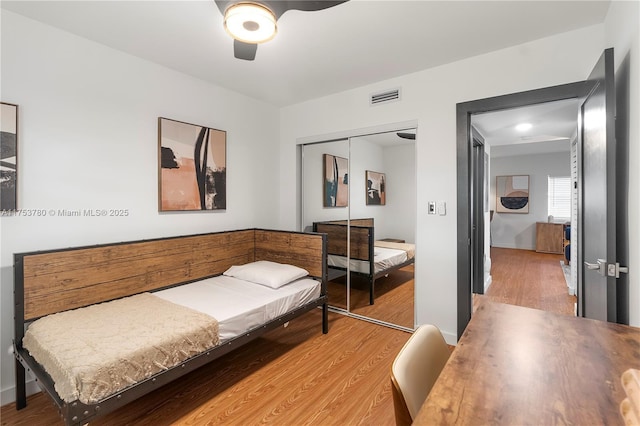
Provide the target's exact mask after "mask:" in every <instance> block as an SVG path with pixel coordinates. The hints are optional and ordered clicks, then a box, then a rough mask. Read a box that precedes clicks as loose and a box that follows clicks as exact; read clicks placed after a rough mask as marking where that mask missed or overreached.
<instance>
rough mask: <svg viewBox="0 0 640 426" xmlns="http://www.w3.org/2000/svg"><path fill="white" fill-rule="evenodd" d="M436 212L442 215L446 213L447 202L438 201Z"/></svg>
mask: <svg viewBox="0 0 640 426" xmlns="http://www.w3.org/2000/svg"><path fill="white" fill-rule="evenodd" d="M438 214H439V215H440V216H444V215H446V214H447V203H446V202H444V201H438Z"/></svg>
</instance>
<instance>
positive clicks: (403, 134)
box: [396, 132, 416, 140]
mask: <svg viewBox="0 0 640 426" xmlns="http://www.w3.org/2000/svg"><path fill="white" fill-rule="evenodd" d="M396 134H397V135H398V136H399V137H401V138H403V139H412V140H415V139H416V134H415V133H406V132H398V133H396Z"/></svg>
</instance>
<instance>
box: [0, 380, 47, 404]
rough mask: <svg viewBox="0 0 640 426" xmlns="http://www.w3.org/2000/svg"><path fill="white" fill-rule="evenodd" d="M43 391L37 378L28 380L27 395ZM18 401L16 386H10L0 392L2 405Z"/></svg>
mask: <svg viewBox="0 0 640 426" xmlns="http://www.w3.org/2000/svg"><path fill="white" fill-rule="evenodd" d="M38 392H41V389H40V387H38V384H37V383H36V381H35V380H29V381H27V396H29V395H33V394H35V393H38ZM14 402H16V387H15V386H11V387H10V388H7V389H3V390H2V391H1V392H0V405H7V404H12V403H14Z"/></svg>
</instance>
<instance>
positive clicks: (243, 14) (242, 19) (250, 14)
mask: <svg viewBox="0 0 640 426" xmlns="http://www.w3.org/2000/svg"><path fill="white" fill-rule="evenodd" d="M224 28H225V30H227V32H228V33H229V35H231V37H233V38H234V39H236V40H239V41H242V42H244V43H253V44H258V43H264V42H265V41H269V40H271V39H272V38H273V37H274V36H275V35H276V32H277V26H276V16H275V14H274V13H273V12H272V11H271V10H270V9H269V8H267V7H266V6H263V5H261V4H258V3H250V2H243V3H236V4H234V5H232V6H230V7H229V8H228V9H227V10H226V12H225V14H224Z"/></svg>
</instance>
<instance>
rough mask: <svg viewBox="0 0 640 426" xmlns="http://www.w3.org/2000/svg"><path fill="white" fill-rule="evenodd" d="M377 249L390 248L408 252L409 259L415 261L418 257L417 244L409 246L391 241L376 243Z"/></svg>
mask: <svg viewBox="0 0 640 426" xmlns="http://www.w3.org/2000/svg"><path fill="white" fill-rule="evenodd" d="M375 245H376V247H384V248H390V249H396V250H404V251H406V252H407V259H408V260H409V259H413V258H414V256H415V255H416V246H415V244H409V243H394V242H391V241H380V240H378V241H376V243H375Z"/></svg>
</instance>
